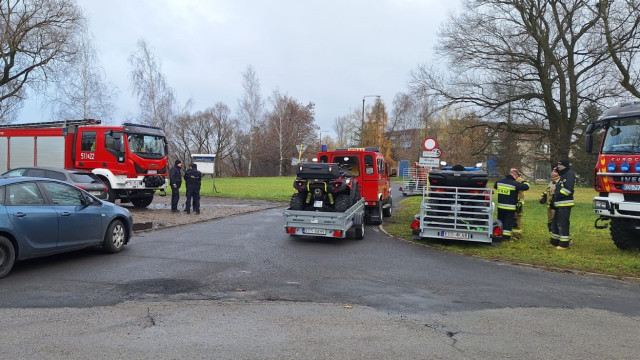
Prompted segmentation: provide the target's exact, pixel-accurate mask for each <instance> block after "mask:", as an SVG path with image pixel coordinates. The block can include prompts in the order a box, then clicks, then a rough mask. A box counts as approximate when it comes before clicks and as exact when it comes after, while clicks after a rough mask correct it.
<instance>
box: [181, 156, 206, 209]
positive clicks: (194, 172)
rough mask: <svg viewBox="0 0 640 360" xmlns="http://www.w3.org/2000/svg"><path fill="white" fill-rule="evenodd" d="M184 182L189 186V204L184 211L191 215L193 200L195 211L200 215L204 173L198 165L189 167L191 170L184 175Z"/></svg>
mask: <svg viewBox="0 0 640 360" xmlns="http://www.w3.org/2000/svg"><path fill="white" fill-rule="evenodd" d="M184 180H185V182H186V184H187V203H186V205H185V208H184V211H186V212H187V214H189V213H190V212H191V211H190V209H191V200H192V199H193V211H194V212H195V213H196V214H200V183H201V182H202V173H201V172H200V171H199V170H198V166H197V165H196V164H191V165H189V170H187V172H185V173H184Z"/></svg>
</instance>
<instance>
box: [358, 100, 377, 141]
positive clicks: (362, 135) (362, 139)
mask: <svg viewBox="0 0 640 360" xmlns="http://www.w3.org/2000/svg"><path fill="white" fill-rule="evenodd" d="M368 97H377V98H378V99H379V98H380V95H365V96H363V97H362V124H360V126H361V127H360V146H362V147H364V99H366V98H368Z"/></svg>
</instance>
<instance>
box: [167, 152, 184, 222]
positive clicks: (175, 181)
mask: <svg viewBox="0 0 640 360" xmlns="http://www.w3.org/2000/svg"><path fill="white" fill-rule="evenodd" d="M181 168H182V161H180V160H176V162H175V164H174V166H173V167H172V168H171V171H170V172H169V186H170V187H171V212H178V202H179V201H180V186H181V185H182V170H181Z"/></svg>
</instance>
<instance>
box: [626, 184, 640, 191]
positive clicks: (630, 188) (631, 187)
mask: <svg viewBox="0 0 640 360" xmlns="http://www.w3.org/2000/svg"><path fill="white" fill-rule="evenodd" d="M622 190H624V191H640V184H622Z"/></svg>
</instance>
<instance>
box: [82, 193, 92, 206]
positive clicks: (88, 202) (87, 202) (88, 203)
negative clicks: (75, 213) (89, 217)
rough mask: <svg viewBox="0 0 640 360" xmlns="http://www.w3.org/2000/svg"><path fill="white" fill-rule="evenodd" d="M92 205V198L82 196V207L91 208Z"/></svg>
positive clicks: (85, 195)
mask: <svg viewBox="0 0 640 360" xmlns="http://www.w3.org/2000/svg"><path fill="white" fill-rule="evenodd" d="M93 204H95V200H94V199H93V197H91V196H89V195H87V194H82V205H84V206H91V205H93Z"/></svg>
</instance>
